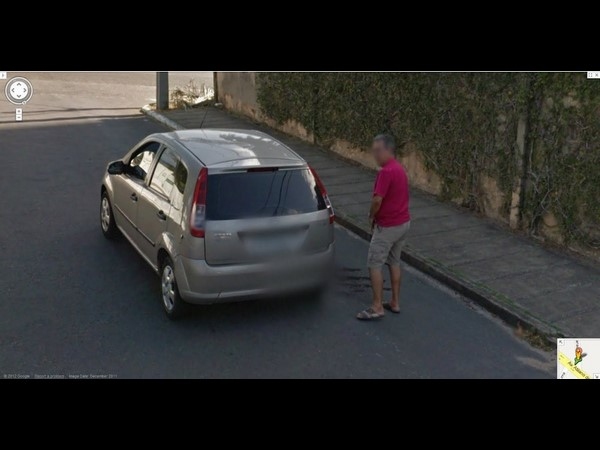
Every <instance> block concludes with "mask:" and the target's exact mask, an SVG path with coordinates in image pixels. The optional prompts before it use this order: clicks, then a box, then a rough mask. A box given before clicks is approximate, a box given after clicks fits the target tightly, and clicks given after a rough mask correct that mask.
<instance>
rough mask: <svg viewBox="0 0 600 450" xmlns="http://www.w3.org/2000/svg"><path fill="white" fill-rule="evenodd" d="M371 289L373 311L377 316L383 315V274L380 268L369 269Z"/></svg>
mask: <svg viewBox="0 0 600 450" xmlns="http://www.w3.org/2000/svg"><path fill="white" fill-rule="evenodd" d="M369 275H370V276H371V289H373V306H372V308H373V310H374V311H375V312H376V313H378V314H383V299H382V297H383V272H382V271H381V269H380V268H377V269H375V268H370V269H369Z"/></svg>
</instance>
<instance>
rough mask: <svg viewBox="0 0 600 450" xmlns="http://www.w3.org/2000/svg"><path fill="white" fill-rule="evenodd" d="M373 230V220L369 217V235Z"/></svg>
mask: <svg viewBox="0 0 600 450" xmlns="http://www.w3.org/2000/svg"><path fill="white" fill-rule="evenodd" d="M373 228H375V219H374V218H373V217H371V216H369V229H370V230H371V233H372V232H373Z"/></svg>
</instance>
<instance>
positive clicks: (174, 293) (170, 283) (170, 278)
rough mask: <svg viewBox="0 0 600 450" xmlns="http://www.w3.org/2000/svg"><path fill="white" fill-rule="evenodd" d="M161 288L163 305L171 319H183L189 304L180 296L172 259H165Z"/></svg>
mask: <svg viewBox="0 0 600 450" xmlns="http://www.w3.org/2000/svg"><path fill="white" fill-rule="evenodd" d="M160 287H161V295H162V305H163V308H164V310H165V313H166V314H167V317H169V319H178V318H180V317H182V316H183V315H184V314H185V312H186V310H187V304H186V303H185V302H184V301H183V299H182V298H181V295H179V289H178V288H177V280H176V279H175V269H174V266H173V262H172V261H171V258H169V257H168V256H167V257H165V259H164V260H163V263H162V267H161V276H160Z"/></svg>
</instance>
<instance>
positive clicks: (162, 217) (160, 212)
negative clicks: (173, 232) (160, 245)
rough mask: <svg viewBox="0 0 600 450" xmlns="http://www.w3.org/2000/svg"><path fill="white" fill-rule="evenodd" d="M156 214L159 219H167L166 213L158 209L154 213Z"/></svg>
mask: <svg viewBox="0 0 600 450" xmlns="http://www.w3.org/2000/svg"><path fill="white" fill-rule="evenodd" d="M156 216H157V217H158V218H159V219H160V220H167V215H166V214H165V213H164V212H163V211H162V210H160V211H159V212H157V213H156Z"/></svg>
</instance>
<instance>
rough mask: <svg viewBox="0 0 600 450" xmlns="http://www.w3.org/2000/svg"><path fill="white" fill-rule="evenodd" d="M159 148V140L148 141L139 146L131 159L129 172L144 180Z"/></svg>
mask: <svg viewBox="0 0 600 450" xmlns="http://www.w3.org/2000/svg"><path fill="white" fill-rule="evenodd" d="M159 148H160V144H159V143H158V142H148V143H147V144H145V145H143V146H142V147H141V148H139V149H138V150H137V151H136V152H135V153H134V154H133V156H132V157H131V160H130V161H129V167H128V170H127V173H129V174H130V175H131V176H133V177H135V178H138V179H140V180H144V179H145V178H146V175H147V174H148V171H149V170H150V167H151V166H152V161H154V157H155V156H156V152H158V149H159Z"/></svg>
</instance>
